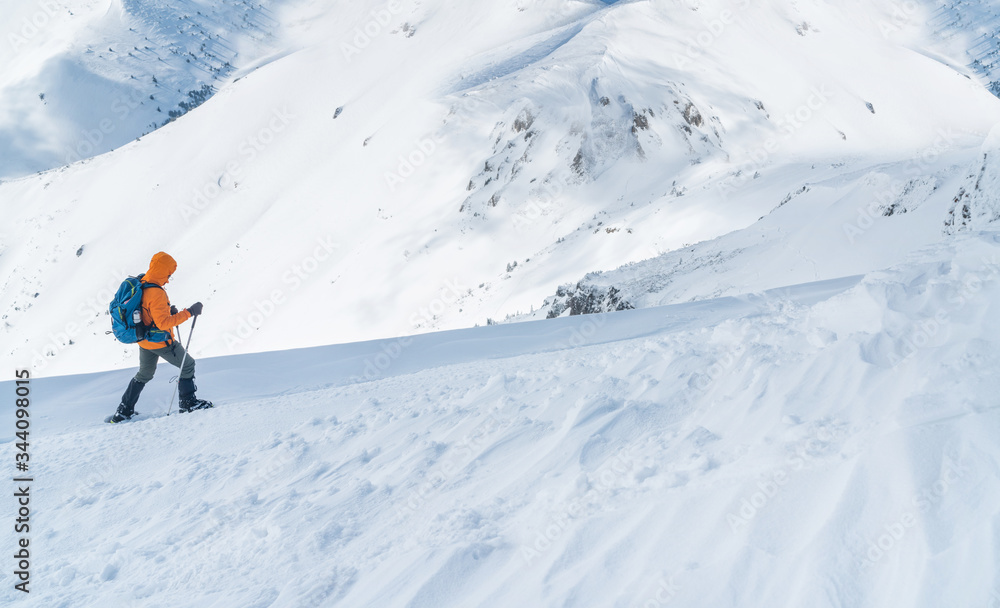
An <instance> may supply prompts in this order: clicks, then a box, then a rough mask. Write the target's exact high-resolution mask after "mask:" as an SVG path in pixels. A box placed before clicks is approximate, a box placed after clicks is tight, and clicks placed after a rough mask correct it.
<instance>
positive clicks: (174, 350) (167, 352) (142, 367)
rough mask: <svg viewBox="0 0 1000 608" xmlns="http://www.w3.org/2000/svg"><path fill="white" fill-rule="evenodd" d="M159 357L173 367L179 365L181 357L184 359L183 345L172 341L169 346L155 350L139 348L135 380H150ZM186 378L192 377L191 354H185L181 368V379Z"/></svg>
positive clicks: (145, 381) (143, 381) (144, 382)
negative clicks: (137, 369) (137, 371)
mask: <svg viewBox="0 0 1000 608" xmlns="http://www.w3.org/2000/svg"><path fill="white" fill-rule="evenodd" d="M160 358H163V359H164V360H165V361H167V362H168V363H170V365H173V366H174V367H180V366H181V359H184V347H183V346H181V345H180V343H178V342H174V343H173V344H171V345H170V346H164V347H163V348H157V349H155V350H147V349H145V348H140V349H139V373H137V374H136V375H135V381H136V382H141V383H143V384H146V383H147V382H149V381H150V380H152V379H153V374H155V373H156V364H157V363H158V362H159V360H160ZM188 378H194V359H193V358H192V357H191V355H188V356H187V359H186V360H185V361H184V368H183V369H181V379H182V380H185V379H188Z"/></svg>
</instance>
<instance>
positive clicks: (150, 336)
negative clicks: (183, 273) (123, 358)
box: [108, 274, 170, 344]
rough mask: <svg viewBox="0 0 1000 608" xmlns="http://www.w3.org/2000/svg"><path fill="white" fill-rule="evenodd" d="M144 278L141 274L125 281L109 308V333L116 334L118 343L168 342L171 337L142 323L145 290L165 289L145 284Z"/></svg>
mask: <svg viewBox="0 0 1000 608" xmlns="http://www.w3.org/2000/svg"><path fill="white" fill-rule="evenodd" d="M143 276H145V275H144V274H140V275H139V276H137V277H129V278H127V279H125V281H124V282H122V284H121V287H119V288H118V293H116V294H115V299H114V300H111V306H110V307H109V308H108V310H109V311H110V312H111V331H110V332H108V333H113V334H115V337H116V338H118V341H119V342H122V343H124V344H135V343H136V342H141V341H143V340H149V341H150V342H166V341H167V339H168V338H169V337H170V334H169V333H168V332H165V331H163V330H160V329H157V327H156V326H155V325H145V324H143V322H142V292H143V290H145V289H146V288H149V287H156V288H157V289H163V288H162V287H160V286H159V285H154V284H153V283H146V284H143V283H142V277H143Z"/></svg>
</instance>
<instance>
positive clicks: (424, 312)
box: [0, 0, 1000, 375]
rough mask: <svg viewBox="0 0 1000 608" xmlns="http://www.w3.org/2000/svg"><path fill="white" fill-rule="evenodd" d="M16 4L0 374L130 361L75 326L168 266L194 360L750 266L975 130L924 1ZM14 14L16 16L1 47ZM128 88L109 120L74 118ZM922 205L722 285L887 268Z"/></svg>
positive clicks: (926, 178)
mask: <svg viewBox="0 0 1000 608" xmlns="http://www.w3.org/2000/svg"><path fill="white" fill-rule="evenodd" d="M39 6H42V5H39ZM46 7H47V8H46ZM52 7H56V9H58V10H56V9H53V10H48V9H50V8H52ZM39 10H42V11H43V13H38V12H37V11H34V9H29V8H25V7H20V8H19V9H18V11H20V12H17V16H18V18H17V19H13V20H11V21H9V22H6V24H5V25H4V27H5V28H7V34H8V36H7V39H8V41H12V40H13V38H11V35H15V36H17V37H19V38H17V40H18V43H17V48H16V49H13V50H12V47H13V43H11V46H10V47H8V48H7V49H6V51H5V52H9V53H11V54H10V57H11V61H10V62H8V63H7V64H5V65H8V66H9V67H8V68H7V69H5V70H4V71H3V74H2V75H0V76H2V78H3V80H2V82H0V99H3V100H4V101H3V104H2V106H0V107H3V108H4V110H3V111H4V112H6V113H7V114H6V118H4V119H3V120H2V121H0V133H4V134H7V135H5V136H4V137H0V142H2V143H0V147H2V148H3V149H5V150H10V153H6V152H5V153H4V154H3V155H2V156H0V166H2V167H3V171H4V172H5V174H6V175H7V176H8V179H7V180H5V181H4V182H3V183H2V184H0V209H2V216H3V217H4V218H5V221H4V222H3V224H2V225H0V271H2V274H0V276H3V277H4V278H3V281H4V282H3V288H2V293H0V313H2V314H0V316H2V317H3V318H2V321H3V323H2V334H0V335H2V336H3V337H2V345H3V349H2V351H3V352H2V353H0V357H2V359H0V361H6V362H7V364H5V365H6V367H7V368H9V367H10V365H11V364H13V363H14V362H15V361H20V360H25V359H28V360H29V361H31V362H33V365H34V366H35V367H36V369H38V370H39V373H41V374H44V375H50V374H60V373H74V372H83V371H92V370H96V369H105V368H117V367H124V366H131V365H133V364H134V361H133V359H134V353H133V352H132V351H131V350H130V349H127V348H124V347H122V346H121V345H118V344H116V343H115V342H114V341H112V340H110V339H109V338H108V337H107V336H105V335H104V332H105V331H106V329H107V325H108V319H107V317H106V315H104V309H105V307H106V302H107V301H108V300H109V299H110V297H109V294H110V291H111V290H112V289H113V287H114V286H115V285H116V284H117V283H118V282H120V280H121V278H122V276H123V275H126V274H129V273H138V272H141V271H143V270H144V269H145V268H144V267H145V264H146V263H147V260H148V259H149V257H150V255H151V253H152V252H155V251H158V250H166V251H168V252H170V253H171V254H172V255H174V257H175V258H177V260H178V262H179V264H180V267H179V270H178V273H177V274H176V276H175V279H174V281H173V282H172V284H171V290H170V293H171V297H172V298H173V299H174V300H175V301H176V303H178V304H180V305H187V304H190V303H191V302H193V301H195V300H202V301H204V302H205V305H206V316H205V319H204V320H203V322H202V324H201V325H200V326H199V330H198V331H199V335H198V336H197V342H196V343H197V344H198V345H199V347H200V351H199V352H200V353H201V354H202V355H203V356H218V355H225V354H238V353H245V352H256V351H265V350H274V349H284V348H291V347H302V346H314V345H322V344H328V343H332V342H346V341H353V340H363V339H371V338H379V337H392V336H398V335H403V334H408V333H414V332H422V331H427V330H432V329H441V328H457V327H470V326H473V325H475V324H484V323H487V322H490V321H493V320H502V319H505V318H507V317H508V316H509V315H516V314H518V313H529V311H531V310H532V309H533V308H534V307H537V306H540V305H541V304H542V302H543V301H544V300H545V299H546V298H547V297H550V296H552V294H554V293H555V292H556V289H557V288H558V287H559V286H561V285H566V284H570V285H575V284H576V283H577V282H579V281H580V279H581V277H583V276H584V275H585V274H587V273H588V272H593V271H600V270H611V269H613V268H616V267H619V266H621V265H623V264H628V263H634V262H641V261H643V260H647V259H650V258H653V257H655V256H657V255H659V254H661V253H664V252H667V253H668V255H671V256H675V257H676V256H682V255H683V253H682V251H684V247H685V246H688V245H695V244H697V243H702V242H706V241H707V242H714V241H712V239H716V238H718V237H721V236H722V235H726V234H729V233H731V232H733V231H734V230H740V229H743V228H747V227H752V228H750V233H745V234H756V235H757V237H759V241H760V245H761V246H762V247H765V248H767V249H768V250H771V251H780V250H781V249H782V248H784V247H787V246H789V244H788V243H787V242H786V241H785V240H783V239H782V238H781V236H780V235H782V234H784V233H785V232H787V231H788V230H795V231H796V232H797V233H798V234H799V237H798V238H799V239H801V240H803V241H805V242H808V243H811V244H816V243H819V242H821V241H822V239H823V238H825V237H823V234H825V232H824V231H825V230H826V229H827V228H830V227H828V226H813V227H811V228H810V227H806V228H805V229H800V228H799V227H798V226H784V222H785V221H786V220H788V221H792V222H793V223H794V222H799V221H800V220H799V219H795V218H794V217H792V216H796V217H800V218H801V217H809V216H812V215H813V214H814V213H815V212H816V209H817V207H819V208H826V207H829V206H830V205H835V206H838V207H840V208H841V209H840V211H838V212H837V213H840V214H841V215H843V216H849V215H851V211H852V210H853V209H859V210H862V209H865V208H867V206H868V205H869V203H870V202H871V201H870V200H862V199H860V198H859V199H858V200H854V198H853V197H867V196H870V195H871V194H872V193H873V192H875V191H878V190H879V189H880V188H886V189H888V191H889V192H892V190H891V188H892V183H893V180H895V179H900V178H904V177H905V178H906V183H907V184H909V185H908V186H907V187H908V188H915V189H916V190H915V191H914V192H916V193H917V194H912V193H908V194H907V195H909V196H915V197H919V196H921V195H920V193H923V192H934V193H935V194H934V195H933V196H940V197H941V200H943V199H944V198H945V197H947V196H951V195H952V194H956V195H957V193H958V190H957V189H955V192H954V193H952V192H950V191H947V188H943V184H944V182H945V181H947V182H948V184H949V185H948V188H950V187H951V186H950V183H951V182H950V180H951V179H952V178H953V175H952V173H951V171H952V168H953V167H959V168H960V169H957V171H959V172H962V173H964V172H966V171H967V170H968V168H969V167H970V166H971V165H972V164H973V163H974V162H976V161H977V160H978V155H979V153H980V148H981V146H982V144H983V140H984V138H985V136H986V134H987V133H988V132H989V131H990V129H991V128H992V127H993V125H994V124H995V123H997V122H1000V101H998V99H997V98H996V97H994V96H993V95H991V94H990V92H989V90H988V86H987V85H988V79H987V77H985V76H983V75H981V74H979V73H977V72H976V66H974V65H971V60H970V59H969V57H970V56H969V55H968V53H970V52H976V50H977V49H978V47H975V46H974V43H975V40H974V39H973V37H972V36H968V37H963V36H959V35H958V34H956V33H955V27H957V26H955V27H952V28H951V29H948V28H946V27H944V25H943V24H941V23H937V22H935V21H934V19H936V18H937V17H936V16H940V15H942V14H944V13H942V10H943V9H940V8H938V7H937V6H936V5H930V4H927V5H924V4H915V3H909V4H907V5H906V7H905V10H903V11H902V12H900V7H899V6H897V5H896V4H895V3H892V2H874V3H849V4H846V5H843V4H838V5H831V4H828V3H823V2H818V1H817V2H799V3H794V4H787V3H777V2H776V3H771V2H766V3H761V2H752V1H751V2H746V1H739V2H737V1H727V0H716V1H711V2H687V1H686V2H680V1H642V2H615V3H604V2H590V1H588V2H583V1H575V0H572V1H571V0H546V1H543V2H523V1H520V0H503V1H501V0H496V1H491V2H477V3H462V4H456V3H449V2H443V1H435V0H427V1H424V2H420V3H416V2H410V1H403V2H398V3H397V2H392V3H383V2H357V3H350V4H344V3H336V4H329V5H328V4H325V3H313V2H297V3H296V2H285V3H278V2H273V3H239V2H234V3H223V4H213V5H211V7H209V6H207V5H206V6H202V5H201V4H199V3H195V2H191V3H182V4H179V5H178V4H173V5H167V4H156V3H154V4H148V3H142V4H134V3H120V2H112V3H101V2H95V3H91V4H88V5H85V6H75V5H74V6H72V7H69V6H66V5H61V4H58V3H55V4H48V3H46V4H44V7H42V8H40V9H39ZM49 13H53V14H51V15H50V14H49ZM40 14H45V15H47V16H46V17H44V18H43V17H39V15H40ZM25 19H27V20H28V21H27V23H32V20H33V19H35V20H37V21H39V23H41V22H42V21H46V23H45V24H42V25H40V26H39V27H37V28H35V29H36V30H37V31H35V33H34V34H32V35H31V36H27V35H25V32H26V31H31V30H30V28H29V29H28V30H25V29H24V27H25V26H24V24H25V23H26V22H25V21H24V20H25ZM133 38H134V40H133ZM146 38H148V39H149V41H148V42H146V40H145V39H146ZM22 39H23V42H22ZM109 39H112V40H120V41H123V42H122V44H121V45H120V46H115V44H113V43H110V42H108V40H109ZM125 41H127V43H126V42H125ZM139 42H143V44H142V45H140V44H139ZM106 44H108V45H110V46H106ZM146 46H148V47H149V50H147V49H146V48H145V47H146ZM134 47H138V49H139V50H138V51H137V50H136V49H135V48H134ZM106 48H110V50H105V49H106ZM130 49H131V50H130ZM88 50H89V51H91V52H89V53H88V52H87V51H88ZM140 51H142V52H140ZM130 53H131V54H130ZM967 64H969V65H967ZM133 77H134V78H133ZM154 77H155V78H156V81H157V82H156V83H154V82H153V78H154ZM102 79H104V80H108V81H109V82H105V81H104V80H102ZM206 87H207V88H206ZM192 91H195V92H198V91H205V92H206V94H205V95H206V97H207V95H208V94H209V93H211V94H212V96H211V97H210V98H207V100H204V103H201V104H200V105H197V107H195V109H194V111H189V112H187V113H185V114H183V116H180V118H179V119H178V120H174V121H172V122H170V123H169V124H167V125H166V126H163V127H161V128H159V129H157V130H154V131H152V132H149V133H148V134H146V135H145V136H142V137H141V139H139V141H132V140H133V139H135V138H136V137H138V136H140V135H142V134H143V133H146V132H147V131H148V130H149V128H151V127H152V126H153V125H154V124H162V122H163V121H162V120H161V115H162V113H163V112H167V113H169V111H170V110H171V109H173V110H183V109H185V107H182V105H181V104H182V103H184V104H187V106H190V107H194V106H195V102H201V101H203V100H202V99H201V97H199V94H198V93H195V95H194V96H192V95H190V93H191V92H192ZM42 93H44V99H40V98H39V94H42ZM133 93H134V96H137V97H136V98H138V96H140V94H141V97H142V103H140V104H139V107H138V109H136V110H135V111H134V112H129V114H128V117H127V119H122V120H119V119H118V118H117V117H116V116H115V114H114V112H113V111H112V112H111V113H110V114H109V113H108V112H104V111H103V110H102V108H108V109H110V108H111V105H113V103H114V101H115V100H116V99H118V98H119V97H121V96H123V95H125V96H127V95H133ZM147 93H148V95H153V97H154V99H152V100H150V99H148V95H147ZM161 102H162V103H161ZM154 103H156V104H157V107H158V108H159V109H160V110H161V112H156V109H155V108H154V107H153V104H154ZM154 114H155V115H156V116H155V117H154ZM56 116H58V117H60V118H59V119H58V120H56V118H55V117H56ZM105 119H106V120H107V121H110V123H105V127H109V129H110V127H114V128H113V130H112V135H114V137H111V136H108V137H104V138H102V140H101V142H100V143H101V146H97V145H96V144H95V145H94V150H93V152H95V153H96V152H102V151H104V150H106V149H110V148H115V149H114V150H113V151H110V152H107V153H105V154H101V155H98V156H91V157H88V158H84V159H82V160H80V161H78V162H75V163H73V164H71V165H68V166H60V165H61V163H62V162H63V161H64V160H66V159H65V158H64V157H62V156H61V155H60V154H59V152H61V151H63V150H65V149H66V148H67V147H69V148H74V147H75V145H76V144H79V143H82V142H86V140H87V135H86V134H87V133H88V132H89V133H91V134H93V131H92V130H93V129H97V130H98V131H101V121H102V120H105ZM57 127H58V128H57ZM109 129H104V130H105V131H107V130H109ZM119 136H120V137H119ZM95 137H96V136H95ZM125 142H128V143H125ZM123 144H124V145H123ZM83 147H84V148H87V149H88V150H89V147H87V146H83ZM926 157H933V158H930V159H929V160H927V161H923V160H921V159H924V158H926ZM945 159H947V162H946V160H945ZM948 163H950V164H948ZM50 167H51V168H50ZM46 168H50V169H49V170H48V171H45V172H42V173H40V174H37V175H35V174H32V175H27V174H26V172H28V171H31V170H35V169H46ZM18 175H20V176H18ZM880 180H882V181H881V182H880ZM911 182H912V184H911ZM880 183H881V184H883V185H882V186H880ZM936 186H941V187H939V189H938V190H934V188H935V187H936ZM831 197H835V198H831ZM783 203H784V204H783ZM941 206H942V204H941V203H939V202H936V203H933V204H931V203H928V204H927V205H925V206H924V207H926V209H925V211H924V213H925V214H926V216H927V217H926V218H925V219H926V224H922V227H921V229H920V230H917V231H912V232H911V231H910V230H909V229H907V228H905V227H903V226H907V225H908V224H907V222H908V221H909V220H910V217H905V219H901V218H904V215H906V216H908V215H909V214H896V215H893V216H892V217H889V218H886V219H885V220H883V219H882V218H881V216H880V217H879V218H877V219H876V220H875V223H876V224H878V226H877V227H875V228H872V229H871V230H868V231H867V232H865V234H866V235H868V237H869V238H874V236H875V235H878V234H882V233H883V224H884V225H885V227H884V232H885V233H892V237H891V238H890V239H889V240H885V241H882V242H881V245H873V246H872V247H869V248H868V249H864V248H854V247H853V245H852V244H851V243H850V242H849V241H848V240H847V239H834V240H832V241H829V244H830V246H833V247H838V248H840V249H838V251H839V253H837V254H836V255H824V256H823V257H824V259H839V258H842V257H845V256H846V257H848V258H851V259H854V260H856V262H857V263H854V264H838V263H834V264H832V266H831V267H830V268H829V271H830V272H828V273H827V272H814V273H813V274H812V275H811V276H807V275H808V273H806V272H796V271H793V272H788V273H783V272H781V271H780V270H779V269H778V268H769V269H768V272H767V273H765V274H767V275H768V276H769V280H766V281H765V280H760V281H756V282H755V281H750V280H748V279H746V278H745V277H744V278H741V279H740V280H732V281H730V282H729V284H731V285H732V286H733V288H734V289H735V290H736V291H741V290H743V291H745V290H756V289H764V288H771V287H779V286H781V285H785V284H791V283H797V282H802V281H804V280H813V279H815V278H834V276H835V275H836V273H838V272H844V271H846V272H847V273H849V274H857V273H862V272H866V271H870V270H874V269H877V268H881V267H884V266H885V265H887V264H890V263H896V262H898V261H900V260H902V259H903V257H902V256H903V255H905V253H906V252H907V251H911V250H913V249H915V248H917V247H920V246H922V245H924V244H927V243H929V242H933V241H934V239H935V238H937V237H938V236H940V235H939V234H938V233H937V231H936V230H932V229H931V228H930V227H931V226H933V225H934V222H935V221H939V222H940V223H941V224H942V225H943V223H944V221H945V220H946V217H945V216H946V214H947V209H942V208H941ZM778 207H781V212H780V213H778V212H775V213H771V212H772V211H773V210H774V209H775V208H778ZM935 213H940V214H942V216H941V217H940V218H939V219H938V220H934V218H933V217H932V216H933V215H934V214H935ZM762 216H763V217H765V221H763V222H758V219H759V218H761V217H762ZM838 219H839V216H838ZM767 226H769V228H767ZM897 228H899V229H898V230H897ZM838 230H840V228H835V229H834V230H833V231H834V232H836V231H838ZM730 238H735V239H736V240H739V239H742V238H749V237H730ZM709 247H711V245H710V246H709ZM869 250H871V251H874V252H875V253H873V254H871V255H869V253H870V252H869ZM699 251H700V250H699ZM705 251H706V252H707V251H709V250H707V249H706V250H705ZM792 251H794V249H792ZM844 252H853V253H844ZM694 253H695V257H704V256H703V255H702V254H701V253H698V251H696V252H694ZM706 255H707V253H706ZM727 255H728V254H727ZM794 256H795V254H794V253H792V254H790V255H789V256H788V257H794ZM671 259H673V258H671ZM688 259H690V256H689V258H688ZM734 260H736V261H734V262H733V263H734V265H735V266H737V267H738V266H739V265H740V264H741V262H739V261H738V260H739V256H737V257H736V258H734ZM797 262H798V261H797ZM669 263H673V262H669ZM686 263H687V262H685V264H686ZM751 263H752V262H751V261H750V258H748V259H747V264H751ZM825 263H826V262H824V264H825ZM713 268H714V265H712V264H709V265H700V264H697V265H689V266H685V269H686V271H688V272H686V273H685V275H686V276H687V277H688V278H686V279H685V281H690V282H697V283H701V284H702V286H703V287H701V288H698V289H693V290H688V291H684V292H683V293H681V292H678V293H675V294H671V295H669V296H668V300H669V301H683V300H685V299H690V298H692V297H709V296H711V295H713V294H717V293H723V292H724V293H731V292H728V291H724V289H725V288H726V285H719V286H715V285H713V282H714V281H713V279H714V270H713ZM637 305H638V304H637ZM35 319H45V321H44V322H41V323H40V322H36V321H35ZM5 373H7V372H5Z"/></svg>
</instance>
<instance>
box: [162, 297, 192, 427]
mask: <svg viewBox="0 0 1000 608" xmlns="http://www.w3.org/2000/svg"><path fill="white" fill-rule="evenodd" d="M197 323H198V315H195V316H194V320H193V321H191V331H189V332H188V343H187V346H185V347H184V356H183V357H181V367H180V370H181V373H184V363H186V362H187V358H188V349H189V348H191V336H193V335H194V326H195V325H196V324H197ZM177 333H180V332H177ZM180 385H181V380H180V376H177V384H175V385H174V394H173V395H170V406H169V407H168V408H167V416H169V415H170V410H172V409H174V397H176V396H177V387H179V386H180Z"/></svg>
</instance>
